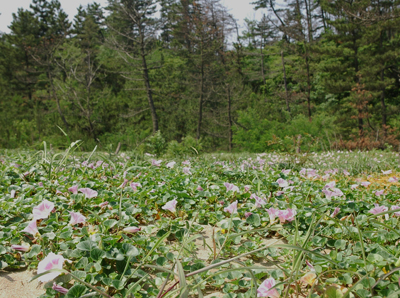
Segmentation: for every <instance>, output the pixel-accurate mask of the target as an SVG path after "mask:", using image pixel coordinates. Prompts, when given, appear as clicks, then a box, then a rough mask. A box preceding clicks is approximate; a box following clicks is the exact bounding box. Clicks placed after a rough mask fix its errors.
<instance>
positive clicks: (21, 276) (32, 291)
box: [0, 270, 45, 298]
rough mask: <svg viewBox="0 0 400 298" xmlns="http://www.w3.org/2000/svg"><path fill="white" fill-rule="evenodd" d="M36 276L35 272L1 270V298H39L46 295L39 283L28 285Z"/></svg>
mask: <svg viewBox="0 0 400 298" xmlns="http://www.w3.org/2000/svg"><path fill="white" fill-rule="evenodd" d="M34 275H35V271H28V270H17V271H6V270H0V298H37V297H39V296H40V295H42V294H44V292H45V291H44V290H43V287H42V286H40V285H39V282H38V281H36V280H34V281H32V282H30V283H28V281H29V279H31V277H32V276H34Z"/></svg>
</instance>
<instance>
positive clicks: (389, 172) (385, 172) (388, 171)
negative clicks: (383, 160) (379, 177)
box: [382, 170, 392, 175]
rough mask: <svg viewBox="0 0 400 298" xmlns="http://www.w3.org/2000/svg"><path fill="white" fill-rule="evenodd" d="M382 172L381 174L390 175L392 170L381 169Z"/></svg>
mask: <svg viewBox="0 0 400 298" xmlns="http://www.w3.org/2000/svg"><path fill="white" fill-rule="evenodd" d="M382 174H383V175H390V174H392V170H387V171H383V170H382Z"/></svg>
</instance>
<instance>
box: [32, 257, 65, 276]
mask: <svg viewBox="0 0 400 298" xmlns="http://www.w3.org/2000/svg"><path fill="white" fill-rule="evenodd" d="M65 260H66V259H64V257H63V256H60V255H56V254H55V253H52V252H51V253H49V254H48V255H47V257H45V258H44V259H43V260H42V261H40V262H39V264H38V269H37V274H40V273H44V272H46V271H47V270H51V269H62V267H63V264H64V261H65ZM60 274H61V272H50V273H48V274H45V275H43V276H41V277H39V278H38V280H39V281H41V282H48V281H50V280H52V279H54V278H56V277H57V276H59V275H60Z"/></svg>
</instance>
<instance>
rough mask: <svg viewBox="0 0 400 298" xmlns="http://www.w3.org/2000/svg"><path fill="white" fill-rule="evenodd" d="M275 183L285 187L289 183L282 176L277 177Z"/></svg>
mask: <svg viewBox="0 0 400 298" xmlns="http://www.w3.org/2000/svg"><path fill="white" fill-rule="evenodd" d="M276 183H278V185H279V187H287V186H289V183H288V182H287V181H286V180H285V179H282V178H279V179H278V180H276Z"/></svg>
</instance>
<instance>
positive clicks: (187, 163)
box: [182, 160, 190, 166]
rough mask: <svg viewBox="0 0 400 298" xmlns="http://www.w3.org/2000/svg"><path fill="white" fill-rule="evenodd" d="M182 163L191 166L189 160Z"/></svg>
mask: <svg viewBox="0 0 400 298" xmlns="http://www.w3.org/2000/svg"><path fill="white" fill-rule="evenodd" d="M182 164H183V165H185V166H190V161H189V160H185V161H182Z"/></svg>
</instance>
